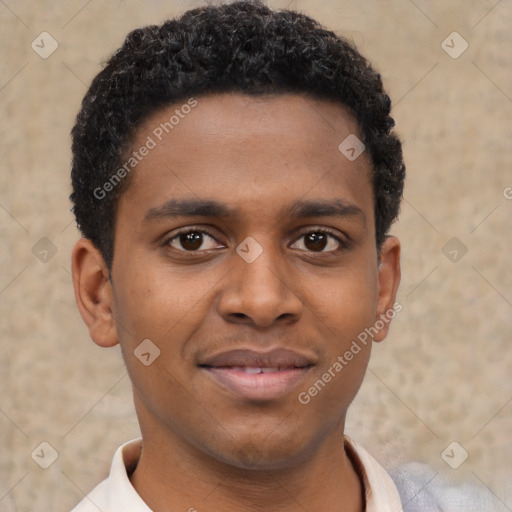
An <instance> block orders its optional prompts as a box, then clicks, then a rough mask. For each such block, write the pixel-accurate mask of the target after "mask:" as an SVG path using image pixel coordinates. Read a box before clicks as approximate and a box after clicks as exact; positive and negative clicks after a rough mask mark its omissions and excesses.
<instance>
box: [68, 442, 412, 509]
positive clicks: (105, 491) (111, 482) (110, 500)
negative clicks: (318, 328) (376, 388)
mask: <svg viewBox="0 0 512 512" xmlns="http://www.w3.org/2000/svg"><path fill="white" fill-rule="evenodd" d="M141 443H142V439H141V438H137V439H133V440H132V441H128V442H127V443H124V444H122V445H121V446H120V447H119V448H118V449H117V450H116V453H115V455H114V459H113V460H112V466H111V469H110V475H109V476H108V478H106V479H105V480H103V482H101V483H100V484H98V485H97V486H96V487H95V488H94V489H93V490H92V491H91V492H90V493H89V494H88V495H87V496H86V497H85V498H84V499H83V500H82V501H81V502H80V503H79V504H78V505H77V506H76V507H75V508H74V509H73V510H72V511H71V512H98V511H101V512H152V510H151V509H150V508H149V507H148V506H147V505H146V503H145V502H144V501H143V500H142V498H141V497H140V496H139V494H138V493H137V491H136V490H135V488H134V487H133V485H132V484H131V482H130V479H129V475H130V474H131V472H132V471H133V470H134V469H135V467H136V466H137V462H138V459H139V456H140V450H141ZM345 448H346V450H347V454H348V456H349V457H350V459H351V460H352V463H353V464H354V467H355V468H356V471H357V472H358V473H359V476H360V478H361V480H362V484H363V487H364V490H365V497H366V512H398V511H400V510H402V505H401V502H400V496H399V494H398V491H397V488H396V487H395V484H394V483H393V480H391V477H390V476H389V475H388V474H387V473H386V471H385V470H384V469H383V468H382V467H381V466H380V464H379V463H378V462H377V461H376V460H375V459H374V458H373V457H372V456H371V455H370V454H369V453H368V452H367V451H366V450H365V449H364V448H363V447H362V446H361V445H359V444H358V443H357V442H356V441H354V440H352V439H349V438H348V437H346V436H345Z"/></svg>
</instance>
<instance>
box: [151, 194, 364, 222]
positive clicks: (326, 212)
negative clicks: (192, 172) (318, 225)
mask: <svg viewBox="0 0 512 512" xmlns="http://www.w3.org/2000/svg"><path fill="white" fill-rule="evenodd" d="M237 212H238V210H237V209H235V208H232V207H230V206H227V205H226V204H223V203H219V202H218V201H215V200H211V199H171V200H169V201H167V202H166V203H164V204H163V205H161V206H157V207H154V208H151V209H150V210H148V212H147V213H146V215H145V216H144V222H151V221H154V220H159V219H166V218H174V217H235V216H236V214H237ZM286 216H287V217H295V218H299V219H302V218H307V217H340V218H347V217H357V216H358V217H360V218H361V220H362V221H363V225H366V216H365V214H364V212H363V211H362V210H361V209H360V208H359V207H358V206H356V205H355V204H351V203H348V202H346V201H343V200H341V199H334V200H329V201H325V200H317V201H305V200H301V201H298V202H296V203H295V204H294V205H293V206H292V207H291V208H290V209H289V210H287V214H286Z"/></svg>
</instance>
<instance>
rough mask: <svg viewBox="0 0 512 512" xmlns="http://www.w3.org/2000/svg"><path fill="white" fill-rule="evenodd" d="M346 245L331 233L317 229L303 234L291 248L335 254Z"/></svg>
mask: <svg viewBox="0 0 512 512" xmlns="http://www.w3.org/2000/svg"><path fill="white" fill-rule="evenodd" d="M297 245H299V247H297ZM346 245H347V244H346V243H344V242H342V241H341V240H340V239H339V238H338V237H337V236H335V235H334V234H332V233H331V232H330V231H327V230H325V229H316V230H314V231H309V232H307V233H303V234H302V235H301V236H300V237H299V238H298V240H297V241H296V242H294V243H293V244H292V246H291V247H292V249H301V250H306V251H310V252H334V251H336V250H339V249H342V248H345V247H346ZM294 246H295V247H294Z"/></svg>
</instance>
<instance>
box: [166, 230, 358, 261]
mask: <svg viewBox="0 0 512 512" xmlns="http://www.w3.org/2000/svg"><path fill="white" fill-rule="evenodd" d="M187 233H201V234H206V235H208V236H209V237H210V238H212V239H213V240H215V241H217V239H216V237H215V235H213V234H212V233H211V232H210V231H208V230H207V229H204V228H195V227H194V226H192V227H188V228H185V229H182V230H181V231H178V232H177V233H175V234H174V235H173V236H172V237H170V238H167V239H166V241H165V242H164V245H165V246H169V247H170V244H171V242H172V241H173V240H176V239H177V238H178V237H179V236H180V235H186V234H187ZM311 233H321V234H325V235H329V236H330V237H332V238H334V239H335V240H336V242H338V243H339V244H340V248H339V249H335V250H331V251H318V252H317V251H308V252H310V253H313V254H329V253H334V252H336V251H338V250H340V249H347V248H348V247H349V242H348V241H347V240H343V239H341V238H340V237H339V236H338V235H337V234H336V233H335V232H334V231H331V230H330V229H328V228H309V229H308V230H307V231H303V232H301V233H300V234H299V235H298V237H297V238H295V239H294V242H296V241H298V240H299V239H300V238H302V237H304V236H306V235H309V234H311ZM171 249H174V247H172V248H171ZM174 250H176V251H179V252H186V253H192V254H193V253H202V252H208V251H211V250H215V249H207V250H197V251H187V250H185V249H174Z"/></svg>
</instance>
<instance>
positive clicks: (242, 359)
mask: <svg viewBox="0 0 512 512" xmlns="http://www.w3.org/2000/svg"><path fill="white" fill-rule="evenodd" d="M314 364H315V362H314V360H313V358H311V357H307V356H305V355H302V354H299V353H297V352H293V351H291V350H287V349H275V350H272V351H270V352H264V353H262V352H255V351H252V350H231V351H229V352H223V353H221V354H217V355H215V356H213V357H210V358H207V359H206V360H205V361H204V362H202V363H201V364H200V365H199V367H200V368H202V369H203V370H204V371H206V372H207V374H208V375H209V377H210V378H212V379H213V380H214V381H215V382H216V383H217V384H218V385H220V386H221V387H222V388H223V389H224V390H225V391H228V392H229V393H231V394H234V395H237V396H239V397H243V398H245V399H247V400H256V401H259V400H272V399H276V398H279V397H282V396H283V395H286V394H287V393H289V392H290V391H291V390H292V389H293V388H295V387H296V386H297V385H298V384H299V383H300V381H302V380H303V379H304V377H305V375H306V374H307V373H308V372H309V371H310V369H311V368H312V367H313V366H314Z"/></svg>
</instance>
